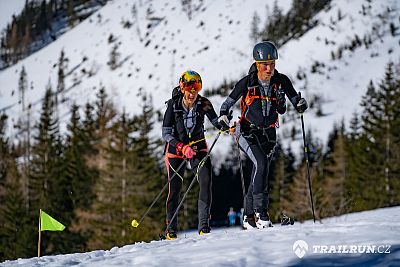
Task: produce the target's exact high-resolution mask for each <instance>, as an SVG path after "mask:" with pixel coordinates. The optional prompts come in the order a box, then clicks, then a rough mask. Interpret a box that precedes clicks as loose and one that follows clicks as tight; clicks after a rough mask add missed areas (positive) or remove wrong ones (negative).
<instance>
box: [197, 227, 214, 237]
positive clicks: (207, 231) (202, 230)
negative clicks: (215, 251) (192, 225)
mask: <svg viewBox="0 0 400 267" xmlns="http://www.w3.org/2000/svg"><path fill="white" fill-rule="evenodd" d="M210 232H211V228H210V227H209V226H204V227H203V228H201V230H200V231H199V235H205V234H209V233H210Z"/></svg>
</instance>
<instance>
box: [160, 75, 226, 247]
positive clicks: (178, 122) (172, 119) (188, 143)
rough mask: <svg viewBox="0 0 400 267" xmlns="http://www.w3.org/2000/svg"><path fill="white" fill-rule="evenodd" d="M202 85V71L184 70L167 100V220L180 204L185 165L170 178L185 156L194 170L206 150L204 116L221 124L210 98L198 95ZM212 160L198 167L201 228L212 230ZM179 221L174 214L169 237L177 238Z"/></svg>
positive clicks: (166, 236) (165, 120)
mask: <svg viewBox="0 0 400 267" xmlns="http://www.w3.org/2000/svg"><path fill="white" fill-rule="evenodd" d="M201 88H202V80H201V77H200V75H199V74H198V73H197V72H195V71H192V70H188V71H185V72H184V73H183V74H182V75H181V77H180V78H179V86H178V87H175V88H174V90H173V94H172V99H170V100H168V101H167V110H166V111H165V114H164V121H163V126H162V137H163V139H164V140H165V141H166V142H167V143H166V150H165V151H166V152H165V164H166V167H167V170H168V182H169V187H168V196H167V201H166V213H167V214H166V223H167V225H168V224H169V223H170V220H171V219H172V216H173V215H174V213H175V210H176V208H177V207H178V205H179V194H180V191H181V188H182V182H183V175H184V171H185V168H181V169H180V170H179V171H178V173H177V175H175V177H174V178H172V179H171V177H172V175H173V174H174V172H175V171H176V170H177V169H178V167H179V166H180V165H181V163H182V162H183V161H184V160H188V161H189V162H190V166H191V168H192V170H193V172H194V173H195V172H196V171H197V167H198V165H199V162H200V161H201V160H202V159H203V158H204V157H205V156H206V154H207V150H208V149H207V143H206V140H205V137H204V117H205V116H207V117H208V119H209V120H210V121H211V123H212V124H213V125H214V126H215V127H217V128H218V129H220V128H221V126H220V124H219V123H218V116H217V114H216V113H215V110H214V108H213V106H212V104H211V102H210V101H209V100H208V99H207V98H205V97H203V96H201V95H199V91H200V90H201ZM211 170H212V168H211V161H210V158H207V160H206V161H205V164H204V165H203V166H202V167H201V168H200V169H199V175H198V182H199V185H200V192H199V199H198V219H199V223H198V232H199V234H206V233H209V232H210V225H209V219H210V207H211V179H212V176H211V175H212V174H211ZM177 227H178V222H177V218H175V219H174V220H173V221H172V222H171V223H170V225H169V227H168V228H167V230H166V233H165V238H166V239H175V238H177V230H178V229H177Z"/></svg>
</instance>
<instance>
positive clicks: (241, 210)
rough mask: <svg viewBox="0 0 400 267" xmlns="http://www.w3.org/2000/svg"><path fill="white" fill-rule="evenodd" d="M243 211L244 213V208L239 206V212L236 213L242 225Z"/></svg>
mask: <svg viewBox="0 0 400 267" xmlns="http://www.w3.org/2000/svg"><path fill="white" fill-rule="evenodd" d="M243 213H244V208H240V212H238V213H237V216H238V217H239V220H240V225H243Z"/></svg>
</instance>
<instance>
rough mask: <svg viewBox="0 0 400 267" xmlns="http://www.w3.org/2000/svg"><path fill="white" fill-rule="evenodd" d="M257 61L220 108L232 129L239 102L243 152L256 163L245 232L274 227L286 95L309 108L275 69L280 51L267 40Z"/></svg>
mask: <svg viewBox="0 0 400 267" xmlns="http://www.w3.org/2000/svg"><path fill="white" fill-rule="evenodd" d="M253 58H254V60H255V62H254V63H253V64H252V66H251V67H250V70H249V73H248V75H246V76H245V77H243V78H242V79H240V80H239V81H238V82H237V83H236V85H235V86H234V88H233V90H232V92H231V93H230V94H229V96H228V98H227V99H226V100H225V102H224V103H223V104H222V106H221V109H220V119H219V122H220V123H221V125H222V126H223V129H227V128H229V116H228V114H229V110H230V108H231V107H232V106H233V105H234V104H235V103H236V102H237V101H238V100H239V99H241V102H240V108H241V113H242V114H241V117H240V120H239V123H238V124H237V126H236V129H235V136H236V138H237V141H238V144H239V147H240V149H241V150H242V151H243V152H244V153H245V154H246V155H247V156H248V157H249V158H250V159H251V161H252V162H253V170H252V173H251V182H250V185H249V188H248V190H247V195H246V198H245V207H244V216H243V225H242V226H243V229H251V228H264V227H269V226H272V223H271V221H270V218H269V215H268V180H267V179H268V172H269V167H270V162H271V158H272V155H273V153H274V151H275V146H276V128H277V127H278V126H279V125H278V122H279V121H278V114H284V113H285V112H286V96H287V97H288V99H289V100H290V102H291V103H292V105H293V106H294V107H295V109H296V110H297V111H298V112H299V113H303V112H304V111H305V110H306V109H307V107H308V105H307V102H306V100H305V99H304V98H301V97H300V94H297V92H296V91H295V89H294V88H293V85H292V82H291V81H290V80H289V78H288V77H287V76H286V75H285V74H282V73H279V72H278V71H277V70H276V69H275V61H276V60H277V59H278V51H277V49H276V47H275V45H274V44H273V43H272V42H269V41H264V42H260V43H258V44H256V45H255V46H254V49H253Z"/></svg>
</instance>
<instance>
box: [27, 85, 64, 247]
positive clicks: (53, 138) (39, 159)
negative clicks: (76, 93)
mask: <svg viewBox="0 0 400 267" xmlns="http://www.w3.org/2000/svg"><path fill="white" fill-rule="evenodd" d="M53 114H54V102H53V94H52V90H51V87H48V88H47V89H46V93H45V97H44V100H43V104H42V112H41V115H40V120H39V123H38V124H37V125H36V127H35V130H36V135H35V136H34V139H35V142H34V144H33V146H32V155H31V161H30V166H29V167H30V171H29V200H30V205H29V207H30V211H31V216H32V218H37V216H38V212H39V209H43V210H45V211H47V212H49V213H50V214H53V215H54V214H55V215H57V216H56V217H58V218H61V219H63V218H64V217H63V216H67V215H65V214H64V215H63V213H62V212H63V210H59V208H60V205H61V207H63V205H64V204H62V203H63V201H64V200H65V201H66V202H68V199H62V198H64V197H65V194H61V195H58V194H59V193H60V190H61V191H62V190H64V189H63V188H60V186H62V185H61V184H62V182H61V181H62V179H63V176H62V163H61V162H62V158H61V155H62V145H61V143H60V142H61V140H60V136H59V129H58V122H57V120H56V119H55V118H54V115H53ZM60 198H61V199H60ZM55 215H54V216H55ZM35 221H36V219H35ZM52 239H56V237H54V236H53V237H52V235H49V236H47V234H44V235H43V242H42V246H43V250H42V251H43V252H44V253H49V252H52V251H53V249H55V247H54V246H55V244H56V242H57V241H56V240H54V243H53V240H52Z"/></svg>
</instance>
